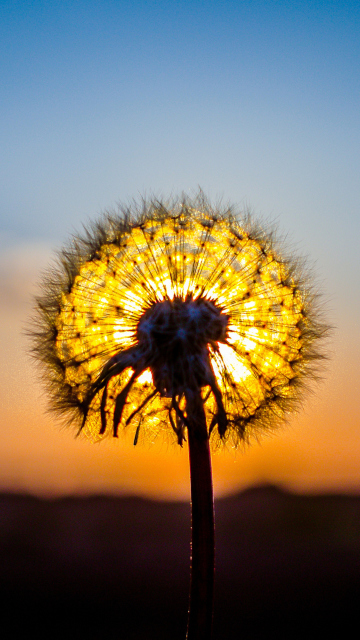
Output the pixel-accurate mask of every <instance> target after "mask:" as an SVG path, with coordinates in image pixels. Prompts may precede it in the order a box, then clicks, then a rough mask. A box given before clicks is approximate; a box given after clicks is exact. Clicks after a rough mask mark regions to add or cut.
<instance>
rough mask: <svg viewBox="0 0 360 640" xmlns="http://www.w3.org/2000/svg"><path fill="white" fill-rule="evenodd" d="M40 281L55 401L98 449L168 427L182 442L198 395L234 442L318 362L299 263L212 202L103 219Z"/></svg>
mask: <svg viewBox="0 0 360 640" xmlns="http://www.w3.org/2000/svg"><path fill="white" fill-rule="evenodd" d="M43 286H44V295H43V296H42V297H41V298H39V299H38V301H37V308H38V312H37V319H36V325H35V330H34V331H33V335H34V345H35V346H34V351H35V354H36V356H37V357H38V358H40V360H41V361H42V362H43V363H44V364H45V368H46V377H47V380H48V381H50V382H48V384H49V387H50V389H49V391H50V396H51V398H52V406H53V408H54V409H55V410H57V411H59V412H62V413H64V414H65V415H66V418H67V419H68V420H70V421H75V422H76V423H77V424H78V427H79V429H80V430H81V431H83V432H84V433H86V434H87V435H88V436H89V437H91V438H92V439H95V440H96V439H99V438H102V437H104V436H106V435H108V434H112V435H115V436H117V435H118V431H119V427H124V430H125V431H129V430H130V431H131V430H132V432H133V433H135V434H136V435H135V439H136V441H137V439H138V437H139V433H140V432H141V433H143V434H144V435H146V433H148V435H149V436H150V439H154V438H155V437H157V436H158V434H160V433H161V432H162V431H163V430H164V429H167V430H169V429H170V430H172V431H173V432H175V434H176V437H177V441H178V442H179V444H182V442H183V440H184V439H185V438H186V427H187V417H186V402H185V397H186V393H187V390H188V389H192V390H196V391H197V392H198V393H201V397H202V399H203V404H204V408H205V414H206V419H207V423H208V429H209V432H210V433H211V438H212V440H213V443H214V444H216V443H218V442H220V441H231V443H232V444H235V445H236V444H238V443H239V442H240V441H244V440H247V439H248V438H249V437H250V436H251V434H252V433H257V432H259V431H260V432H261V431H262V430H264V429H269V428H271V427H272V426H274V425H275V424H276V423H278V422H279V421H281V420H282V419H283V418H284V417H286V414H287V413H288V412H289V411H291V410H293V409H294V408H295V407H296V403H297V402H298V400H299V398H301V387H302V386H303V383H304V382H306V380H307V379H308V377H309V375H312V374H314V372H315V368H314V365H316V363H317V362H318V361H319V360H320V358H321V357H322V356H321V353H320V352H319V350H318V349H317V348H316V345H317V344H318V339H319V338H320V337H322V336H323V335H324V333H325V332H326V328H325V325H324V324H323V323H321V322H320V321H319V319H318V315H317V310H316V304H315V296H314V294H313V292H312V290H311V288H310V287H309V285H308V284H307V282H306V280H304V279H303V276H302V274H301V273H300V269H299V266H298V264H297V263H296V261H293V260H289V259H285V258H284V257H281V255H280V252H279V251H278V250H277V248H276V243H275V242H274V241H273V238H272V235H271V234H266V233H265V232H264V231H263V230H261V229H260V228H258V227H256V226H255V225H254V223H252V221H251V220H250V219H249V217H242V216H240V215H236V214H235V213H234V212H233V211H232V210H231V209H221V208H220V207H219V208H217V209H212V208H211V206H210V204H209V203H208V202H207V201H206V200H205V198H204V197H203V195H202V194H199V196H198V197H197V198H195V200H194V201H189V200H186V199H183V200H178V201H174V202H172V203H171V204H170V205H167V204H166V203H164V202H159V201H155V200H154V201H152V202H150V203H146V202H144V203H143V205H142V207H141V208H139V207H137V208H136V207H133V208H127V209H124V208H123V209H122V210H120V211H119V212H117V213H108V214H106V215H104V216H103V217H102V219H101V220H100V221H99V222H98V223H97V224H96V225H93V227H91V228H90V230H88V231H87V232H86V234H85V235H84V236H83V237H76V238H74V239H73V241H72V243H71V245H69V246H68V247H66V248H65V249H64V250H63V251H62V252H61V253H60V255H59V265H58V267H57V269H56V271H54V272H53V273H51V274H50V275H48V276H47V277H46V278H45V280H44V283H43ZM140 427H141V431H139V429H140Z"/></svg>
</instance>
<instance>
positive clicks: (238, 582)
mask: <svg viewBox="0 0 360 640" xmlns="http://www.w3.org/2000/svg"><path fill="white" fill-rule="evenodd" d="M216 525H217V571H216V604H215V626H214V640H236V639H239V640H240V639H242V640H248V639H249V640H250V638H251V640H257V639H260V640H261V639H263V638H264V639H265V638H266V639H268V638H271V637H272V636H274V637H276V638H277V639H279V638H281V639H283V640H292V639H293V638H303V639H304V640H308V639H311V638H319V637H325V636H326V635H327V630H328V628H329V627H330V629H331V633H330V635H329V637H347V635H348V634H347V631H346V629H347V628H351V626H352V625H351V623H352V622H355V623H356V625H357V626H358V622H357V620H358V611H359V596H360V497H358V496H345V495H323V496H299V495H292V494H290V493H286V492H284V491H281V490H280V489H277V488H275V487H271V486H264V487H258V488H253V489H249V490H247V491H245V492H243V493H241V494H239V495H236V496H233V497H229V498H226V499H222V500H218V501H217V503H216ZM189 529H190V506H189V505H186V504H182V503H161V502H155V501H149V500H143V499H140V498H117V497H109V496H95V497H86V498H75V497H74V498H72V497H70V498H62V499H55V500H41V499H38V498H35V497H31V496H25V495H14V494H3V495H0V563H1V564H0V566H1V577H0V591H1V593H0V598H1V607H2V608H3V613H2V617H1V629H2V637H4V638H15V639H17V638H26V637H32V636H34V637H35V638H37V640H42V638H44V639H45V638H46V639H48V638H49V639H50V638H51V639H53V638H68V639H69V640H82V639H84V640H85V639H86V640H103V639H105V638H106V639H107V640H115V639H119V638H120V639H122V640H163V639H164V640H165V639H166V640H184V639H185V630H186V611H187V600H188V581H189V540H190V530H189ZM4 631H5V633H4Z"/></svg>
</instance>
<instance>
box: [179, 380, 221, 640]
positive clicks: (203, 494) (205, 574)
mask: <svg viewBox="0 0 360 640" xmlns="http://www.w3.org/2000/svg"><path fill="white" fill-rule="evenodd" d="M186 402H187V405H186V406H187V420H188V440H189V459H190V478H191V519H192V526H191V534H192V539H191V581H190V603H189V617H188V632H187V640H210V638H211V635H212V620H213V601H214V573H215V521H214V500H213V486H212V473H211V458H210V446H209V436H208V431H207V426H206V417H205V411H204V407H203V401H202V398H201V394H200V393H198V394H195V393H192V392H188V393H187V394H186Z"/></svg>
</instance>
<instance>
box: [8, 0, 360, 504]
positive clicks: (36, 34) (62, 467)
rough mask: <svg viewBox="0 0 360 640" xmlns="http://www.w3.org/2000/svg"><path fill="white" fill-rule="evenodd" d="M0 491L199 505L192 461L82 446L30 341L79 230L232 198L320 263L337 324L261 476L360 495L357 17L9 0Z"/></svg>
mask: <svg viewBox="0 0 360 640" xmlns="http://www.w3.org/2000/svg"><path fill="white" fill-rule="evenodd" d="M0 49H1V64H0V87H1V89H0V95H1V100H0V112H1V113H0V149H1V152H0V153H1V155H0V163H1V164H0V175H1V198H0V252H1V253H0V322H1V335H0V340H1V360H0V380H1V386H0V403H1V416H0V425H1V426H0V428H1V433H0V489H15V490H26V491H30V492H35V493H38V494H42V495H45V494H46V495H51V494H61V493H74V492H78V493H79V492H80V493H86V492H92V491H94V492H99V491H110V492H116V493H135V494H141V495H150V496H157V497H164V498H174V497H175V498H187V497H188V495H189V479H188V461H187V452H186V451H177V450H176V449H175V450H168V448H167V447H166V446H165V445H164V446H163V447H162V448H161V447H160V448H157V449H156V448H153V449H150V448H149V449H141V448H135V449H134V448H133V447H131V446H130V445H126V444H124V443H121V442H116V443H113V442H110V441H109V442H108V443H102V444H101V445H93V444H91V443H89V442H86V441H82V440H75V439H74V437H73V433H72V432H71V431H68V430H63V429H61V428H59V425H58V424H57V423H56V420H55V419H54V418H53V417H52V416H49V415H48V414H46V413H45V406H46V398H45V397H44V395H43V394H42V388H41V385H40V383H39V382H38V380H37V378H36V371H35V370H34V365H33V363H32V362H31V361H30V358H29V356H28V355H27V351H28V349H29V345H28V342H27V339H26V337H25V336H24V330H25V329H26V326H27V322H28V317H29V314H30V313H31V304H32V302H31V300H32V296H33V294H34V292H35V291H36V287H37V285H36V283H37V282H38V281H39V274H40V272H41V270H42V269H44V268H45V267H46V266H47V264H48V263H49V261H50V260H51V256H52V255H53V251H54V249H56V248H59V247H61V245H62V244H63V243H64V241H66V240H67V238H68V237H69V234H71V233H72V232H73V231H74V230H81V225H82V224H83V223H85V224H86V223H87V222H88V221H89V220H91V219H94V218H95V217H96V216H97V215H98V214H99V213H100V212H101V211H102V210H104V209H105V208H107V207H111V206H113V205H115V204H116V202H117V201H122V202H124V201H125V202H128V201H129V200H131V199H132V198H135V199H136V198H138V197H139V194H148V195H151V194H155V195H164V196H166V195H169V194H178V193H182V192H183V191H185V192H186V193H189V194H192V193H193V192H194V191H196V189H197V187H198V185H200V186H201V187H202V189H203V190H204V191H205V193H206V194H207V195H208V196H209V197H210V198H217V197H219V196H223V197H224V199H225V200H230V201H232V202H235V203H237V204H238V205H239V207H240V208H246V207H251V209H252V210H253V211H254V214H255V215H259V216H260V217H262V218H265V219H270V220H275V222H276V223H277V224H278V227H279V231H280V233H281V234H288V243H289V244H290V246H291V247H294V248H295V250H296V252H297V253H300V254H302V255H306V256H309V263H310V265H311V266H312V267H313V269H314V274H315V276H316V281H317V282H318V286H319V290H321V291H322V292H323V294H324V295H323V300H324V305H325V309H326V314H327V318H328V321H329V322H330V323H331V324H332V325H333V326H334V331H333V335H332V339H331V341H330V344H329V356H330V359H329V362H328V364H327V369H326V371H325V381H324V382H323V383H322V384H321V385H319V386H318V387H315V388H314V394H313V395H312V396H311V397H310V398H309V400H306V402H305V403H304V407H303V409H302V411H301V412H300V413H299V415H298V416H296V417H295V418H292V419H291V420H290V422H289V425H288V426H287V427H286V428H285V429H282V430H281V431H279V433H278V434H276V435H275V436H273V437H271V438H266V439H265V440H263V441H262V442H261V443H255V444H253V446H252V447H251V448H249V449H247V450H246V451H245V452H237V453H236V455H235V454H233V453H226V454H218V455H215V456H214V478H215V492H216V495H223V494H225V493H229V492H231V491H235V490H238V489H240V488H243V487H244V486H246V485H248V484H251V483H254V482H264V481H270V482H278V483H281V484H283V485H284V486H287V487H289V488H292V489H296V490H299V491H312V492H313V491H320V490H326V491H334V490H341V491H345V490H348V491H356V492H357V491H359V489H360V424H359V417H360V401H359V396H360V393H359V377H360V376H359V374H360V366H359V362H360V337H359V333H360V332H359V328H360V304H359V302H360V295H359V275H360V259H359V254H360V251H359V248H358V247H359V241H360V211H359V202H360V197H359V196H360V178H359V176H360V171H359V169H360V166H359V165H360V133H359V132H360V126H359V125H360V104H359V103H360V100H359V98H360V91H359V79H360V5H359V3H358V2H355V1H354V2H350V1H345V2H336V1H334V2H331V1H323V2H318V1H316V0H311V1H308V2H307V1H301V0H299V1H292V2H290V1H288V2H285V1H277V0H274V1H265V0H262V1H256V0H255V1H247V0H244V1H241V0H238V1H237V2H235V1H234V2H233V1H227V0H222V1H221V2H219V1H217V0H214V1H212V0H207V1H205V0H204V1H199V0H192V1H191V2H190V1H189V2H188V1H186V0H184V1H177V2H175V1H171V0H166V1H158V2H156V1H151V0H149V1H145V0H143V1H137V0H133V1H132V2H125V1H121V0H119V1H117V2H115V1H109V0H101V1H100V0H99V1H94V0H87V2H83V1H75V2H74V0H72V1H71V2H67V1H66V0H65V1H64V0H62V1H61V2H60V0H59V1H52V0H46V1H43V2H41V1H35V2H24V1H22V0H19V1H17V0H12V1H9V2H7V1H4V0H0Z"/></svg>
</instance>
